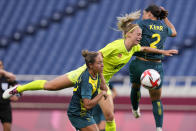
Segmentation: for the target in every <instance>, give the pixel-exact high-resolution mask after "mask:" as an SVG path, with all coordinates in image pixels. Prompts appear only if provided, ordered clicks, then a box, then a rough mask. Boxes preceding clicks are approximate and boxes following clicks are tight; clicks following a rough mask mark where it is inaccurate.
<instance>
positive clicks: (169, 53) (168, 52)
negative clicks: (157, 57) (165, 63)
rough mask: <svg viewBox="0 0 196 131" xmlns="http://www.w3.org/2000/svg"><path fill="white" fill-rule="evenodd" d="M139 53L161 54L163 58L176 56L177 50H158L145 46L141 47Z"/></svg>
mask: <svg viewBox="0 0 196 131" xmlns="http://www.w3.org/2000/svg"><path fill="white" fill-rule="evenodd" d="M140 51H143V52H147V53H157V54H163V55H165V56H173V55H174V54H178V50H159V49H156V48H151V47H147V46H142V47H141V50H140Z"/></svg>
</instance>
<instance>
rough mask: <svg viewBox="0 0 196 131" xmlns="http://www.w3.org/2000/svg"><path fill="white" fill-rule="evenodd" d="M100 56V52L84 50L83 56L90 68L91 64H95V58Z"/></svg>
mask: <svg viewBox="0 0 196 131" xmlns="http://www.w3.org/2000/svg"><path fill="white" fill-rule="evenodd" d="M98 54H99V53H98V52H94V51H88V50H82V56H83V57H84V59H85V62H86V65H87V67H88V68H89V64H90V63H92V64H93V63H94V62H95V58H96V57H97V56H98Z"/></svg>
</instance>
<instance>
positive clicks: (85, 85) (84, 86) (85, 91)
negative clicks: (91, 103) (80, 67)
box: [81, 75, 92, 99]
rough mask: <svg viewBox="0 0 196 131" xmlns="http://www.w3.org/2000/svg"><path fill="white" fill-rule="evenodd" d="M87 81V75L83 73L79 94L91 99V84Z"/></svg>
mask: <svg viewBox="0 0 196 131" xmlns="http://www.w3.org/2000/svg"><path fill="white" fill-rule="evenodd" d="M88 81H89V76H87V75H84V76H83V77H82V81H81V96H82V98H87V99H91V97H92V85H91V84H90V83H89V82H88Z"/></svg>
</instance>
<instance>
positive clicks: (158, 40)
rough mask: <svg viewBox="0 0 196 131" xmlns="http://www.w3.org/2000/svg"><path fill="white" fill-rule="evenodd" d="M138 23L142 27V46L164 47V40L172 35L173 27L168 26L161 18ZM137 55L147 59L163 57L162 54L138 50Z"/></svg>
mask: <svg viewBox="0 0 196 131" xmlns="http://www.w3.org/2000/svg"><path fill="white" fill-rule="evenodd" d="M138 25H139V26H140V27H141V29H142V39H141V41H140V45H141V46H149V47H152V48H157V49H163V48H164V42H165V40H166V38H167V37H168V36H170V35H171V29H170V28H168V27H167V26H166V25H165V23H163V22H162V21H161V20H150V19H147V20H141V21H139V22H138ZM135 55H136V56H140V57H143V58H145V59H162V57H163V56H162V55H161V54H154V53H144V52H137V53H135Z"/></svg>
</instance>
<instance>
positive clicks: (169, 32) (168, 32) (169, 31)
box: [167, 27, 172, 36]
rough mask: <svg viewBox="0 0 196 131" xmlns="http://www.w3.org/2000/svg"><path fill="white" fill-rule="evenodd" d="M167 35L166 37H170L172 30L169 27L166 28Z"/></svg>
mask: <svg viewBox="0 0 196 131" xmlns="http://www.w3.org/2000/svg"><path fill="white" fill-rule="evenodd" d="M167 34H168V36H171V35H172V30H171V28H169V27H167Z"/></svg>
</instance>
